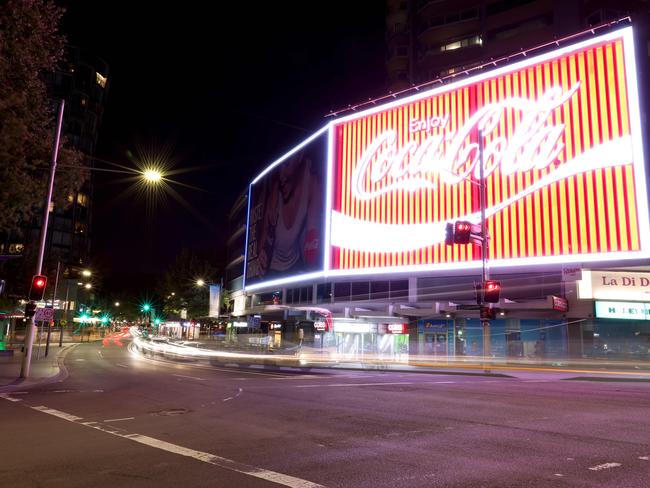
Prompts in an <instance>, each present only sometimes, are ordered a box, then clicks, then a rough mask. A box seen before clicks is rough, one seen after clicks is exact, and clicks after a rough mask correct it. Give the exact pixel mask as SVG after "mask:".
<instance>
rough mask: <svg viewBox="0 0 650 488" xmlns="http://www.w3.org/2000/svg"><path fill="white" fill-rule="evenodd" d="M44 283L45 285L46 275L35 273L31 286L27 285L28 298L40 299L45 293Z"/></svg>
mask: <svg viewBox="0 0 650 488" xmlns="http://www.w3.org/2000/svg"><path fill="white" fill-rule="evenodd" d="M45 285H47V276H43V275H36V276H34V277H33V278H32V286H30V287H29V300H30V301H31V300H33V301H36V302H38V301H40V300H42V299H43V295H45Z"/></svg>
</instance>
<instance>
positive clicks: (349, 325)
mask: <svg viewBox="0 0 650 488" xmlns="http://www.w3.org/2000/svg"><path fill="white" fill-rule="evenodd" d="M334 332H349V333H353V334H369V333H376V332H377V324H369V323H354V322H337V323H335V324H334Z"/></svg>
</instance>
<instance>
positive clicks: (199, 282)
mask: <svg viewBox="0 0 650 488" xmlns="http://www.w3.org/2000/svg"><path fill="white" fill-rule="evenodd" d="M203 285H205V281H203V280H202V279H200V278H199V279H198V280H196V286H203Z"/></svg>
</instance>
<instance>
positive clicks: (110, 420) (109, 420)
mask: <svg viewBox="0 0 650 488" xmlns="http://www.w3.org/2000/svg"><path fill="white" fill-rule="evenodd" d="M133 419H135V417H124V418H121V419H107V420H104V422H121V421H122V420H133Z"/></svg>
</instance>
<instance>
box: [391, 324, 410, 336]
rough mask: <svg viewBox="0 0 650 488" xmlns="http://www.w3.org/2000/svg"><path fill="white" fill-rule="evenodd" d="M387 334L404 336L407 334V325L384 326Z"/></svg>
mask: <svg viewBox="0 0 650 488" xmlns="http://www.w3.org/2000/svg"><path fill="white" fill-rule="evenodd" d="M386 325H387V329H388V332H389V333H391V334H406V333H407V328H408V325H407V324H386Z"/></svg>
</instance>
